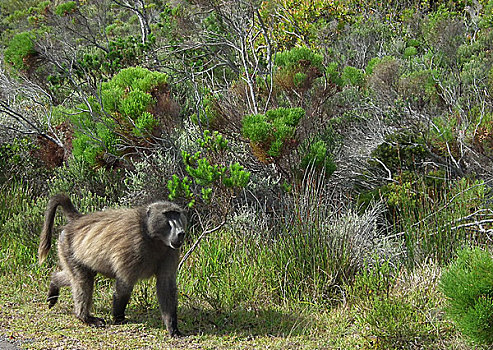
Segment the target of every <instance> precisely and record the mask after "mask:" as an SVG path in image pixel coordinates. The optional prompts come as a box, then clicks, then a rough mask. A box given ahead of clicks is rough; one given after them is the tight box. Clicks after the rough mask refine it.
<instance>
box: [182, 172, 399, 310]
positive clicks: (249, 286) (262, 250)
mask: <svg viewBox="0 0 493 350" xmlns="http://www.w3.org/2000/svg"><path fill="white" fill-rule="evenodd" d="M333 203H339V204H338V206H334V205H333ZM341 203H342V202H341V201H340V200H338V201H336V200H334V198H333V194H331V192H330V190H329V188H328V187H327V186H326V185H325V183H324V182H323V181H322V180H321V179H320V178H319V177H317V176H315V175H314V174H312V175H311V176H307V177H306V178H305V179H304V180H303V182H302V183H301V184H300V185H299V186H298V187H296V188H295V189H293V192H292V193H291V194H289V195H286V197H285V199H284V202H283V203H282V205H281V206H282V210H281V211H280V212H279V213H277V214H276V215H275V216H274V217H272V218H270V219H269V220H270V222H269V225H267V224H264V223H259V222H255V221H262V220H265V218H266V215H265V213H263V212H262V209H261V208H257V211H256V212H255V211H253V210H252V207H248V208H244V209H243V213H240V212H237V213H236V217H235V220H234V221H233V222H234V224H233V225H231V226H229V227H228V228H227V229H225V230H223V231H221V232H219V233H216V234H214V235H213V236H210V237H206V238H205V239H204V240H203V241H202V242H201V244H200V246H199V248H198V249H197V251H195V252H194V254H193V255H192V256H191V257H190V259H189V260H188V261H187V262H186V264H185V269H184V271H186V273H182V274H181V276H180V282H181V285H182V286H183V288H184V292H185V293H186V294H188V293H190V294H193V295H194V296H195V297H197V296H198V297H199V298H201V299H203V300H206V301H207V302H208V303H209V304H210V305H211V307H213V308H215V309H234V308H236V307H241V306H242V305H243V306H245V305H248V306H249V307H251V306H252V305H256V304H259V305H265V304H266V303H267V304H270V305H287V306H289V305H290V304H292V303H300V302H302V303H308V304H312V305H329V304H332V303H334V302H335V301H339V300H340V299H341V297H342V296H341V293H340V292H341V291H342V289H343V287H344V286H345V285H346V284H347V283H350V281H351V280H352V279H353V278H354V276H355V274H356V273H357V272H358V271H359V270H360V269H361V267H363V266H364V264H365V262H366V263H368V262H369V261H372V260H373V259H375V258H378V256H381V257H385V258H386V259H387V258H395V257H396V256H397V253H398V249H396V248H395V246H393V245H392V244H390V243H389V241H388V240H387V239H386V238H385V237H384V235H383V232H381V231H380V230H379V229H378V225H377V221H378V220H379V217H380V216H381V211H382V206H381V205H379V204H374V205H372V206H370V207H369V208H368V209H367V210H366V211H365V212H364V213H363V214H360V213H358V211H356V210H353V209H352V208H350V207H349V206H345V205H342V204H341ZM252 222H255V224H252ZM259 227H263V228H264V230H263V231H259V230H257V228H259Z"/></svg>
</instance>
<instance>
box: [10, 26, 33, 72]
mask: <svg viewBox="0 0 493 350" xmlns="http://www.w3.org/2000/svg"><path fill="white" fill-rule="evenodd" d="M34 38H35V35H34V34H33V33H32V32H22V33H18V34H16V35H15V36H14V37H13V38H12V40H10V42H9V44H8V46H7V48H6V49H5V52H4V61H5V62H7V63H8V64H10V65H11V66H12V67H13V68H15V69H17V70H23V69H27V68H29V59H30V58H32V57H34V56H35V55H36V54H37V53H36V50H35V48H34Z"/></svg>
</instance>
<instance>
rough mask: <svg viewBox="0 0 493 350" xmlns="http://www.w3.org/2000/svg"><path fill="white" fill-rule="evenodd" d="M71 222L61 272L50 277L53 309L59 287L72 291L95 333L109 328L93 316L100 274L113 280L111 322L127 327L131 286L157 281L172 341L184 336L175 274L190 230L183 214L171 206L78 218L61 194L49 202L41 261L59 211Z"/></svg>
mask: <svg viewBox="0 0 493 350" xmlns="http://www.w3.org/2000/svg"><path fill="white" fill-rule="evenodd" d="M58 206H60V207H61V208H62V211H63V213H64V214H65V216H66V217H67V219H68V223H67V225H66V226H65V227H64V228H63V230H62V232H61V233H60V236H59V239H58V259H59V265H60V271H58V272H55V273H54V274H53V275H52V278H51V282H50V287H49V292H48V300H47V301H48V303H49V307H50V308H51V307H53V306H54V305H55V304H56V302H57V300H58V295H59V292H60V287H63V286H70V287H71V288H72V297H73V300H74V308H75V310H74V311H75V315H76V316H77V318H79V319H80V320H82V321H83V322H84V323H86V324H89V325H91V326H95V327H101V326H104V325H105V321H104V320H103V319H101V318H98V317H94V316H92V315H91V314H90V308H91V304H92V294H93V288H94V277H95V275H96V273H101V274H102V275H104V276H107V277H110V278H114V279H115V280H116V282H115V291H114V294H113V318H114V321H115V323H117V324H119V323H123V322H125V308H126V306H127V304H128V302H129V300H130V294H131V293H132V289H133V286H134V285H135V283H136V282H137V281H138V280H140V279H146V278H149V277H151V276H156V280H157V282H156V291H157V298H158V301H159V308H160V311H161V316H162V319H163V322H164V323H165V325H166V327H167V329H168V331H169V333H170V335H171V336H173V337H174V336H180V335H181V333H180V331H179V330H178V324H177V316H176V309H177V296H176V271H177V267H178V263H179V257H180V247H181V245H182V244H183V240H184V237H185V228H186V217H185V214H184V211H183V210H182V209H181V208H180V207H179V206H178V205H176V204H174V203H171V202H166V201H162V202H155V203H152V204H150V205H147V206H142V207H138V208H134V209H112V210H104V211H99V212H94V213H90V214H86V215H82V214H80V213H79V212H78V211H77V210H76V209H75V207H74V205H73V204H72V202H71V201H70V199H69V198H68V197H67V196H66V195H63V194H58V195H56V196H54V197H52V198H51V199H50V201H49V202H48V207H47V209H46V212H45V221H44V225H43V230H42V232H41V237H40V244H39V249H38V258H39V262H40V264H41V263H43V261H44V260H45V259H46V256H47V255H48V252H49V250H50V246H51V237H52V232H53V221H54V217H55V212H56V209H57V207H58Z"/></svg>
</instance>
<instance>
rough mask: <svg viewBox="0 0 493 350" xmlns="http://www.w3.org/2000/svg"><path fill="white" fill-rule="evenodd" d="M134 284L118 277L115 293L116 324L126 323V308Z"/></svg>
mask: <svg viewBox="0 0 493 350" xmlns="http://www.w3.org/2000/svg"><path fill="white" fill-rule="evenodd" d="M132 289H133V285H129V284H128V283H125V282H123V281H122V280H119V279H117V280H116V283H115V292H114V293H113V319H114V320H115V324H122V323H125V308H126V307H127V304H128V302H129V300H130V295H131V294H132Z"/></svg>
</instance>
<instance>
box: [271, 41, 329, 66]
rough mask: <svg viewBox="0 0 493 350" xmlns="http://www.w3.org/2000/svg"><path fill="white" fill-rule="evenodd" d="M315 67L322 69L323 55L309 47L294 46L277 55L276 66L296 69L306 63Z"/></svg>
mask: <svg viewBox="0 0 493 350" xmlns="http://www.w3.org/2000/svg"><path fill="white" fill-rule="evenodd" d="M307 62H308V63H309V65H311V66H313V67H317V68H319V69H320V70H321V69H322V62H323V56H322V55H320V54H317V53H315V52H314V50H311V49H309V48H307V47H304V46H302V47H294V48H292V49H291V50H289V51H284V52H281V53H278V54H277V56H276V61H275V63H276V66H278V67H283V68H285V69H288V70H292V69H295V68H297V67H299V66H300V65H301V64H303V65H306V63H307Z"/></svg>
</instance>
